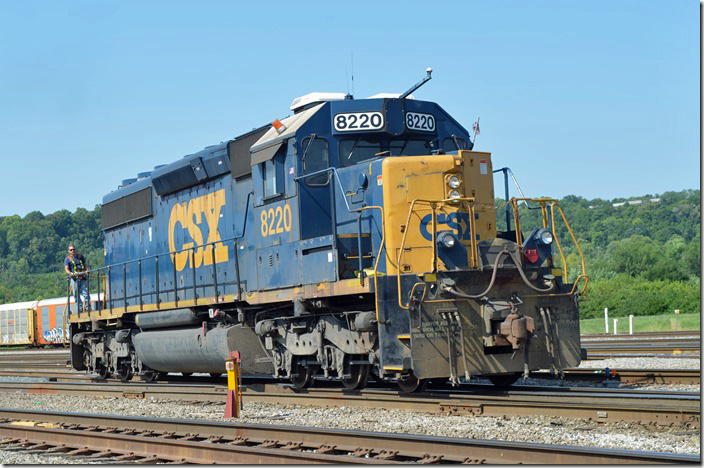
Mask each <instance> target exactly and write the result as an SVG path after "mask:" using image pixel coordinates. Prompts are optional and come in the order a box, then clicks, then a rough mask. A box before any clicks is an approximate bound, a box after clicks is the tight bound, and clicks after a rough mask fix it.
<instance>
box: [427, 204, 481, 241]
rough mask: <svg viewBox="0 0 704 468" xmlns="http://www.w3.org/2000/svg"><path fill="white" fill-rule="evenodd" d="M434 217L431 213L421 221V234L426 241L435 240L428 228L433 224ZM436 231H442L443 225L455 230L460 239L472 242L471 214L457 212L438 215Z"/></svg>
mask: <svg viewBox="0 0 704 468" xmlns="http://www.w3.org/2000/svg"><path fill="white" fill-rule="evenodd" d="M432 220H433V215H432V214H431V213H429V214H427V215H425V216H423V218H422V219H421V220H420V234H421V236H423V238H424V239H425V240H429V241H430V240H433V235H432V234H431V233H430V229H429V228H428V226H429V225H430V224H432ZM436 223H437V226H436V231H442V230H443V228H442V227H441V226H440V225H441V224H445V225H447V227H448V228H450V229H453V230H454V231H455V234H456V235H457V238H458V239H461V240H470V239H471V238H472V230H471V229H470V226H469V213H462V212H459V211H456V212H454V213H438V215H437V221H436Z"/></svg>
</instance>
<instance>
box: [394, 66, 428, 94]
mask: <svg viewBox="0 0 704 468" xmlns="http://www.w3.org/2000/svg"><path fill="white" fill-rule="evenodd" d="M425 73H427V75H425V78H423V79H422V80H420V81H419V82H418V83H416V84H414V85H413V86H411V89H409V90H408V91H406V92H405V93H403V94H402V95H400V96H399V97H398V98H399V99H406V97H407V96H408V95H409V94H411V93H412V92H413V91H415V90H416V89H418V88H420V87H421V86H423V85H424V84H425V83H427V82H428V81H430V79H431V78H432V76H430V74H431V73H433V69H432V68H430V67H428V68H426V69H425Z"/></svg>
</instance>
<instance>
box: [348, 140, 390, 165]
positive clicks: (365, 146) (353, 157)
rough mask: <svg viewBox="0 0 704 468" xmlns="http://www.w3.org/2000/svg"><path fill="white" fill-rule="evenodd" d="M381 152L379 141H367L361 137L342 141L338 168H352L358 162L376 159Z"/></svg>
mask: <svg viewBox="0 0 704 468" xmlns="http://www.w3.org/2000/svg"><path fill="white" fill-rule="evenodd" d="M381 151H382V150H381V142H380V141H373V140H367V139H366V138H362V137H359V138H355V139H354V140H342V141H341V142H340V166H342V167H346V166H353V165H355V164H357V163H358V162H361V161H364V160H367V159H372V158H374V157H376V155H377V154H378V153H381Z"/></svg>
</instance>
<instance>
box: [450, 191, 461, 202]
mask: <svg viewBox="0 0 704 468" xmlns="http://www.w3.org/2000/svg"><path fill="white" fill-rule="evenodd" d="M449 198H450V199H451V200H452V202H453V203H457V199H458V198H460V192H458V191H457V190H453V191H451V192H450V197H449Z"/></svg>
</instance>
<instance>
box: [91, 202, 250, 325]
mask: <svg viewBox="0 0 704 468" xmlns="http://www.w3.org/2000/svg"><path fill="white" fill-rule="evenodd" d="M251 195H252V194H251V192H249V193H247V202H246V204H245V206H246V209H245V212H244V218H243V219H244V223H243V225H242V233H241V234H240V235H238V236H232V237H228V238H226V239H220V240H218V241H213V242H205V243H203V244H199V245H194V246H191V247H185V248H181V249H179V250H174V251H169V252H162V253H157V254H152V255H149V256H146V257H139V258H136V259H131V260H126V261H124V262H117V263H111V264H109V265H105V266H102V267H98V268H93V269H90V270H86V271H85V274H86V278H87V279H88V278H89V275H90V274H92V273H96V274H97V275H98V291H100V284H101V283H100V280H101V278H102V279H103V280H104V281H105V283H106V284H105V286H104V288H103V289H104V290H105V295H104V298H103V301H102V303H103V304H102V307H101V310H103V309H105V304H106V303H108V301H109V309H110V311H111V312H112V309H113V302H114V301H117V300H119V299H122V300H123V301H124V302H125V308H126V307H127V301H128V300H129V299H139V302H140V304H139V305H140V310H143V305H144V303H143V294H142V291H141V289H142V273H141V270H142V269H141V264H142V262H144V261H146V260H151V259H154V262H155V289H154V291H152V292H150V293H148V294H155V295H156V306H157V308H159V304H160V303H161V300H160V295H161V294H167V293H170V292H173V293H174V301H175V302H176V303H178V290H179V289H180V288H179V287H178V285H177V281H176V263H175V262H174V259H175V256H176V254H179V253H182V252H189V258H190V259H191V266H192V270H193V285H192V288H193V290H194V300H196V301H197V297H196V294H197V293H196V290H197V288H198V287H206V286H210V284H207V283H206V284H203V285H200V286H198V285H197V281H196V272H195V267H194V266H193V265H195V262H194V261H193V260H194V257H195V252H196V250H197V249H203V254H204V255H205V252H206V251H207V248H208V246H210V251H211V254H212V260H213V262H212V266H213V283H212V285H213V287H214V288H215V293H216V295H215V300H216V302H219V295H218V292H219V291H218V286H219V285H222V286H225V285H231V284H236V285H237V295H238V298H239V297H240V296H241V295H242V289H241V278H240V272H239V270H240V269H239V255H238V254H239V253H238V251H237V240H239V239H241V238H243V237H244V234H245V232H246V230H247V212H248V210H249V200H250V197H251ZM230 241H232V242H233V249H234V256H235V276H236V280H235V281H234V282H233V281H224V282H218V280H217V263H215V261H214V260H215V245H216V244H223V245H225V244H226V243H228V242H230ZM166 255H168V256H169V257H170V258H171V263H172V266H173V270H174V287H173V288H171V289H166V290H163V291H161V290H160V287H159V257H163V256H166ZM133 263H137V264H138V265H139V267H140V268H139V289H140V293H139V294H137V295H134V294H132V295H128V294H127V288H126V281H127V275H126V271H127V265H131V264H133ZM115 267H122V271H123V282H124V283H123V294H122V296H121V297H115V298H113V297H112V294H111V292H112V287H111V286H110V272H111V270H112V269H113V268H115ZM101 271H105V273H106V274H105V275H102V276H101V275H100V272H101ZM87 287H88V292H89V293H90V283H88V285H87ZM98 294H100V293H98Z"/></svg>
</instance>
